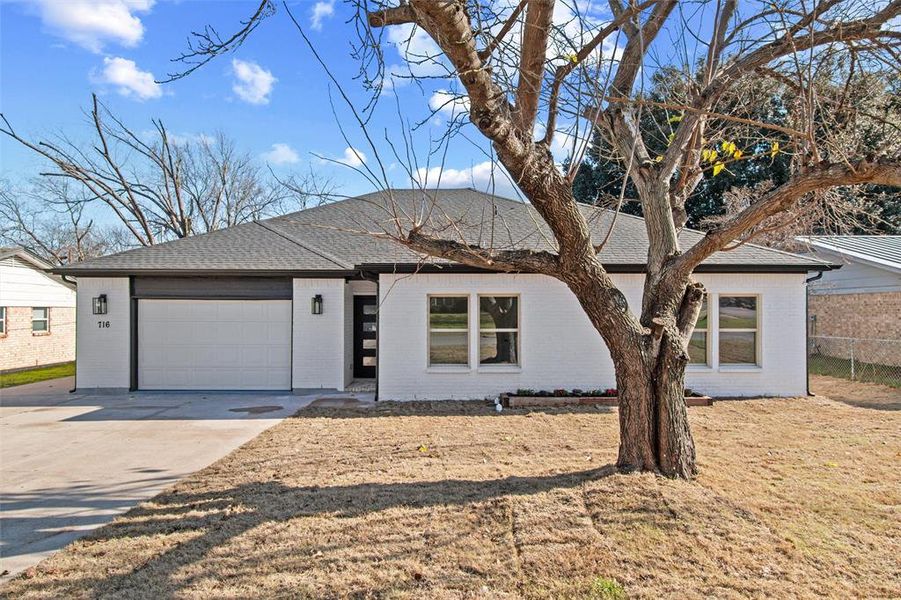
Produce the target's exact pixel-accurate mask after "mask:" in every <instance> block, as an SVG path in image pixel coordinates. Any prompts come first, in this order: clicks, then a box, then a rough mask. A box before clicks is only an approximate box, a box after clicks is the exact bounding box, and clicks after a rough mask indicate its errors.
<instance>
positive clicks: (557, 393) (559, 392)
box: [554, 389, 569, 398]
mask: <svg viewBox="0 0 901 600" xmlns="http://www.w3.org/2000/svg"><path fill="white" fill-rule="evenodd" d="M554 396H556V397H557V398H565V397H566V396H569V392H567V391H566V390H564V389H556V390H554Z"/></svg>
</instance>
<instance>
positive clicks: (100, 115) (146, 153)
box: [0, 95, 333, 246]
mask: <svg viewBox="0 0 901 600" xmlns="http://www.w3.org/2000/svg"><path fill="white" fill-rule="evenodd" d="M0 116H2V115H0ZM2 119H3V124H4V126H3V127H0V133H3V134H5V135H7V136H9V137H11V138H12V139H14V140H16V141H18V142H19V143H21V144H22V145H23V146H25V147H26V148H29V149H30V150H32V151H34V152H35V153H37V154H38V155H40V156H42V157H44V158H46V159H47V160H48V161H50V163H51V164H52V165H53V167H54V169H53V170H51V171H47V172H44V173H42V175H43V176H45V177H46V178H48V179H61V180H65V181H69V182H73V183H75V184H76V185H78V186H79V188H80V190H79V199H78V200H77V201H71V204H72V206H71V207H70V208H71V209H72V210H73V211H75V212H72V211H70V214H73V215H74V214H75V213H76V212H77V213H78V214H79V215H80V214H81V211H82V210H84V207H85V206H93V205H100V206H102V207H104V208H105V209H106V210H107V211H108V214H109V213H111V215H112V217H113V218H114V220H115V221H116V222H117V223H118V224H120V225H121V227H122V228H124V230H125V231H127V232H128V233H129V234H130V236H131V238H132V239H133V240H134V245H141V246H151V245H153V244H156V243H158V242H160V241H165V240H167V239H172V238H181V237H187V236H189V235H192V234H195V233H207V232H210V231H215V230H217V229H222V228H225V227H231V226H232V225H235V224H237V223H242V222H245V221H250V220H255V219H260V218H263V217H266V216H271V215H275V214H280V213H283V212H286V211H289V210H297V209H299V208H305V207H306V206H307V205H308V204H310V203H315V202H320V201H322V200H323V199H324V198H327V197H328V196H329V195H330V194H331V193H332V191H333V186H332V185H331V183H330V182H329V181H327V180H324V179H322V178H319V177H316V176H314V175H313V174H312V173H310V174H305V175H302V176H298V175H290V176H287V177H285V178H283V179H277V178H275V177H274V176H272V175H270V173H269V172H267V171H266V170H265V169H264V168H263V167H262V166H261V165H260V164H258V162H257V161H256V160H255V159H254V158H253V157H251V156H250V155H249V154H247V153H243V152H240V151H239V150H238V149H237V147H236V146H235V144H234V142H233V141H232V140H230V139H229V138H228V137H227V136H226V135H225V134H223V133H221V132H220V133H216V134H214V135H212V136H204V135H200V136H196V137H192V138H190V139H180V138H179V137H178V136H173V135H172V134H170V132H169V131H168V130H167V129H166V127H165V125H164V124H163V123H162V121H159V120H154V121H153V129H152V130H151V131H149V132H138V131H135V130H134V129H132V128H130V127H129V126H127V125H126V124H125V123H124V122H123V121H122V120H120V119H119V118H118V117H116V116H115V115H114V114H112V113H111V112H110V111H109V109H107V108H106V107H105V106H104V105H103V104H102V103H101V102H100V101H99V100H98V99H97V97H96V95H95V96H94V97H93V102H92V109H91V112H90V120H91V124H92V126H93V135H94V143H93V145H91V146H90V147H83V146H81V145H79V144H76V143H74V142H72V141H71V140H69V139H68V138H66V137H60V138H59V139H57V140H52V141H48V140H41V141H33V140H29V139H27V138H25V137H23V136H21V135H20V134H19V133H17V132H16V131H15V130H14V129H13V127H12V125H11V124H10V122H9V121H8V120H7V119H6V117H5V116H2Z"/></svg>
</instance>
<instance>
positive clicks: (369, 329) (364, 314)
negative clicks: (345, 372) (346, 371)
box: [354, 296, 378, 379]
mask: <svg viewBox="0 0 901 600" xmlns="http://www.w3.org/2000/svg"><path fill="white" fill-rule="evenodd" d="M377 308H378V304H377V303H376V297H375V296H354V377H355V378H357V379H375V365H376V362H375V361H376V337H377V333H378V315H377V314H376V309H377Z"/></svg>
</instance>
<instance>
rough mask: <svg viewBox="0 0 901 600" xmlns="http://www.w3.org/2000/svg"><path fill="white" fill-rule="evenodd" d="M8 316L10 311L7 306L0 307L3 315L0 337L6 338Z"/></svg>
mask: <svg viewBox="0 0 901 600" xmlns="http://www.w3.org/2000/svg"><path fill="white" fill-rule="evenodd" d="M8 314H9V311H8V309H7V308H6V307H5V306H0V315H2V316H0V337H6V332H7V316H8Z"/></svg>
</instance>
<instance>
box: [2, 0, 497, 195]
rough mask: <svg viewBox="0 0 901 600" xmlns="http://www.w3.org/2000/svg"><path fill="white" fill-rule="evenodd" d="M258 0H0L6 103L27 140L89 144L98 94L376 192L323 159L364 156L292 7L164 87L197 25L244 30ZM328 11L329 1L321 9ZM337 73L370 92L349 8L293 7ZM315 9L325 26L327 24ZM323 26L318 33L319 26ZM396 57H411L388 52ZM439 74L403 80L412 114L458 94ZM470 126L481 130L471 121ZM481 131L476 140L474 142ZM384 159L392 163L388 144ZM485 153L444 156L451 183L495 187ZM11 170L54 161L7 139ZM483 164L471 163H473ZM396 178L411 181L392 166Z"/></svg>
mask: <svg viewBox="0 0 901 600" xmlns="http://www.w3.org/2000/svg"><path fill="white" fill-rule="evenodd" d="M254 4H255V3H253V2H236V1H227V2H221V1H213V0H204V1H190V0H186V1H181V2H168V1H164V0H157V1H154V0H0V11H2V12H0V40H2V47H0V83H2V85H0V110H2V112H3V113H4V115H5V116H6V117H7V118H8V119H9V120H10V121H11V123H12V124H13V126H14V127H15V128H16V130H17V131H18V132H19V133H21V134H26V135H27V137H31V138H41V137H51V136H53V135H56V134H59V133H62V134H65V135H66V136H68V137H70V138H72V139H74V140H76V141H87V140H89V139H90V125H89V123H88V121H87V117H86V116H85V114H84V111H85V110H86V108H87V107H88V106H89V104H90V96H91V93H92V92H96V93H98V94H99V95H100V97H101V99H102V100H103V102H105V103H106V104H107V105H108V106H109V108H110V109H111V110H112V111H113V112H114V113H115V114H116V115H118V116H119V117H121V118H122V119H123V120H124V121H125V122H126V123H127V124H128V125H130V126H131V127H132V128H133V129H134V130H137V131H142V130H148V129H150V127H151V123H150V120H151V119H152V118H159V119H162V120H163V122H164V123H165V124H166V126H167V128H168V129H169V130H170V131H171V132H173V133H175V134H177V135H182V136H191V135H195V136H196V135H201V134H204V133H212V132H214V131H216V130H223V131H225V132H226V133H227V134H228V135H229V136H230V137H232V138H233V139H234V140H235V141H236V142H237V144H238V146H239V148H241V149H242V150H244V151H247V152H249V153H251V154H253V155H255V156H258V157H260V159H261V160H263V161H268V162H269V164H271V165H272V167H273V168H274V169H275V170H276V171H277V172H280V173H283V174H284V173H288V172H290V171H292V170H298V171H305V170H308V169H309V168H310V167H312V168H314V169H315V170H317V171H319V172H321V173H323V174H325V175H327V176H328V177H330V178H331V179H332V180H334V181H335V182H337V183H338V184H339V185H340V191H341V192H342V193H345V194H356V193H362V192H365V191H369V190H370V189H371V185H370V184H369V183H368V182H367V181H366V180H365V179H363V178H362V177H360V176H359V175H357V174H355V173H353V172H352V171H351V170H350V169H347V168H345V167H342V166H341V165H336V164H330V163H327V162H323V161H322V160H321V159H319V158H317V157H316V156H314V155H316V154H318V155H322V156H327V157H332V158H335V159H338V160H343V161H348V162H351V163H356V162H357V160H358V155H356V154H355V153H354V152H353V151H351V150H349V149H348V144H347V143H346V142H345V141H344V140H343V139H342V137H341V135H340V132H339V130H338V127H337V124H336V120H335V116H334V115H333V114H332V108H331V107H330V105H329V100H328V93H329V83H328V78H327V76H326V74H325V72H324V71H323V69H322V68H321V67H320V66H319V65H318V64H317V63H316V62H315V61H314V59H313V57H312V55H311V53H310V51H309V50H308V49H307V47H306V46H305V45H304V43H303V41H302V39H301V38H300V36H299V35H298V33H297V32H296V30H295V29H294V26H293V24H292V23H291V21H290V19H289V18H288V15H287V14H286V11H285V10H284V9H283V8H282V7H281V6H279V10H278V12H277V14H276V15H275V16H273V17H271V18H269V19H267V20H266V21H265V22H264V23H263V24H262V25H261V26H260V27H259V29H258V30H257V31H256V32H255V33H254V34H253V35H252V36H251V37H250V38H249V39H248V40H247V42H246V43H245V44H244V46H242V47H241V48H240V49H238V50H237V52H235V53H233V54H229V55H225V56H222V57H220V58H218V59H216V60H215V61H213V62H211V63H210V64H208V65H207V66H205V67H203V68H202V69H200V70H198V71H196V72H194V73H193V74H192V75H190V76H189V77H187V78H184V79H182V80H179V81H176V82H173V83H169V84H165V85H162V86H158V85H156V84H155V83H154V82H153V79H154V78H157V79H159V78H162V77H164V76H165V74H166V73H167V72H171V71H172V70H173V69H176V68H177V65H173V64H172V63H171V62H170V59H172V58H173V57H175V56H177V55H178V54H179V53H180V52H181V51H182V50H184V49H185V48H186V39H187V36H188V35H189V33H190V32H191V31H192V30H196V29H200V28H202V27H203V26H204V25H206V24H212V25H214V26H216V28H217V29H218V30H219V31H220V32H222V33H223V34H225V33H229V32H230V31H232V30H234V28H235V27H236V26H237V24H238V23H239V22H240V21H241V20H242V19H244V18H246V17H247V16H248V15H249V14H250V12H252V10H253V8H254ZM317 6H318V8H317ZM290 7H291V10H292V11H293V12H294V14H295V16H296V17H297V18H298V20H300V21H301V23H302V24H303V26H304V27H305V29H306V31H307V33H308V35H309V36H310V38H311V40H312V41H313V43H314V44H315V45H316V47H317V49H318V50H319V52H320V53H321V54H322V56H323V57H325V58H326V60H327V61H328V62H329V65H330V68H331V69H332V70H333V72H334V74H335V76H336V77H337V78H338V79H339V80H340V81H341V83H342V84H343V85H344V86H345V89H346V90H347V91H348V92H349V93H350V94H351V96H352V98H353V100H354V101H355V102H359V103H362V102H363V101H364V100H365V97H366V96H365V92H364V91H363V90H362V89H361V86H360V84H359V83H358V82H355V81H354V80H353V77H354V75H355V74H356V72H357V63H356V62H355V61H354V60H353V59H352V58H351V57H350V55H349V53H350V44H351V42H352V41H353V36H354V32H353V28H352V26H351V25H348V24H347V23H346V20H347V19H348V17H349V16H350V15H349V14H348V10H349V8H348V7H347V6H345V5H343V4H342V3H341V2H340V1H338V2H328V1H325V2H313V1H306V0H305V1H300V2H291V3H290ZM316 15H318V21H317V18H316ZM317 25H318V27H317ZM386 61H387V63H388V64H389V65H397V64H403V61H402V57H401V55H400V51H399V50H398V49H397V48H394V47H391V48H389V50H388V53H387V55H386ZM448 87H449V83H448V82H442V81H430V82H427V87H426V88H425V89H420V88H418V87H417V86H415V85H402V84H401V85H398V86H397V89H396V93H397V94H398V98H399V102H400V106H401V112H402V114H403V115H404V117H405V118H407V119H410V120H411V121H414V122H416V121H420V120H423V119H426V118H427V117H429V114H430V111H429V108H428V103H429V99H430V98H431V97H432V95H433V93H434V92H436V91H437V90H440V89H442V88H448ZM332 90H333V97H334V99H335V106H336V109H337V111H338V113H339V118H341V119H342V122H344V123H346V124H349V123H351V121H350V117H349V113H348V111H347V108H346V106H345V105H344V104H343V103H342V101H341V100H340V98H339V97H338V95H337V94H335V93H334V91H335V90H334V88H332ZM445 123H446V119H445V118H444V117H443V116H439V117H436V118H434V119H433V121H432V122H428V123H426V125H425V126H423V127H422V128H420V129H419V130H418V131H417V133H416V138H417V140H418V144H419V145H418V148H419V153H418V154H419V156H420V157H422V158H424V157H425V154H426V153H427V152H426V150H425V149H426V148H427V147H428V141H429V137H430V136H438V135H440V134H441V133H442V132H443V131H444V127H445ZM467 127H469V128H470V131H469V133H470V134H475V131H474V130H473V129H471V126H467ZM385 130H388V131H390V132H392V135H393V137H394V139H395V141H399V140H400V137H399V136H398V135H397V133H396V132H397V130H398V119H397V106H396V105H395V102H394V99H393V98H383V100H382V103H381V105H380V108H379V109H378V110H377V112H376V115H375V118H374V119H373V121H372V131H373V133H374V134H375V136H376V138H377V139H383V138H384V132H385ZM347 133H348V134H349V137H350V138H351V142H352V146H354V147H356V148H357V149H358V150H359V151H360V152H361V155H360V157H361V158H362V157H365V158H366V160H367V162H368V164H369V165H373V164H374V160H373V157H372V151H371V150H370V149H369V148H368V147H367V146H366V144H365V141H364V138H363V136H362V134H361V132H360V131H359V129H358V128H357V127H354V126H349V127H347ZM467 137H469V138H470V139H476V138H477V137H478V136H477V135H469V136H467ZM378 145H379V146H380V148H379V150H380V152H381V153H382V154H383V162H384V163H385V164H386V167H391V163H392V162H395V161H394V160H393V159H392V156H391V154H390V150H389V149H388V147H387V144H384V143H383V142H379V143H378ZM485 161H486V156H485V155H484V154H483V153H482V152H481V151H479V150H477V149H475V148H474V147H473V146H472V145H471V143H470V142H467V141H466V140H464V139H463V138H462V137H460V138H458V139H457V140H456V141H455V142H454V144H453V145H452V147H451V151H450V153H449V154H448V156H447V158H446V163H445V165H446V168H445V172H444V175H443V177H445V182H444V183H445V185H450V186H460V185H467V184H470V183H474V184H475V185H477V186H479V185H483V186H484V185H487V183H486V182H487V181H488V179H490V177H489V173H488V169H486V167H485ZM0 162H2V165H0V177H4V178H6V179H9V180H11V181H12V182H14V183H17V182H21V181H24V180H27V179H28V178H30V177H33V176H35V175H36V174H37V173H38V172H39V171H40V170H41V169H42V168H44V167H45V166H46V163H45V162H43V161H42V160H41V159H40V158H39V157H37V156H35V155H34V154H33V153H31V151H29V150H27V149H24V148H22V147H20V146H18V145H17V144H16V143H15V142H14V141H12V140H9V139H8V138H6V137H3V138H2V139H0ZM473 168H474V169H473ZM389 174H390V178H391V179H392V183H393V184H394V185H399V186H402V185H407V184H408V183H409V177H408V176H407V175H405V173H404V170H403V169H402V168H400V167H399V166H395V167H394V168H392V169H391V171H390V172H389Z"/></svg>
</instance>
